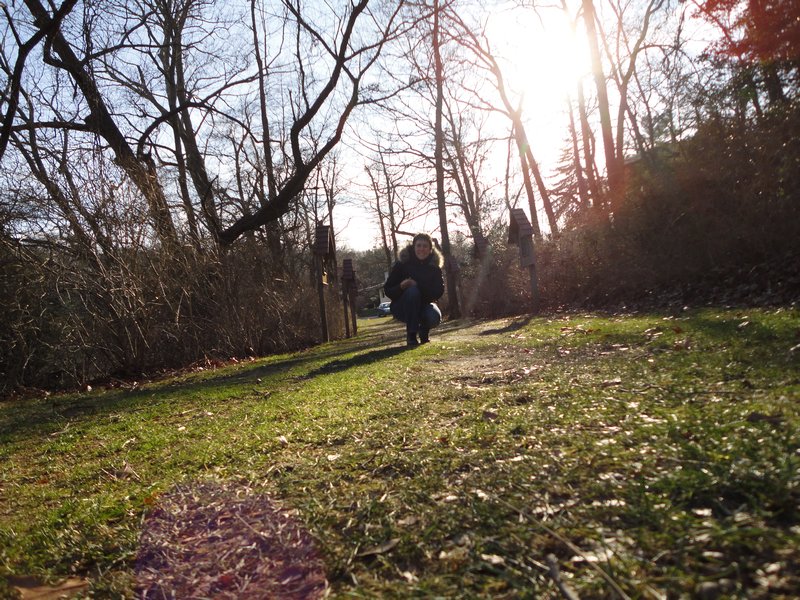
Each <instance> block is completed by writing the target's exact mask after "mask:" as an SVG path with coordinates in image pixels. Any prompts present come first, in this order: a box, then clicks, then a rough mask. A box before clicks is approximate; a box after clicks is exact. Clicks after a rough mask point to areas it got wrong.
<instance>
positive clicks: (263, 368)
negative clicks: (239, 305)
mask: <svg viewBox="0 0 800 600" xmlns="http://www.w3.org/2000/svg"><path fill="white" fill-rule="evenodd" d="M402 335H403V331H402V330H401V329H399V328H398V329H396V330H394V329H390V330H388V331H386V330H380V331H368V332H366V333H365V334H362V335H360V336H357V337H354V338H351V339H349V340H342V341H340V342H338V343H336V344H332V345H330V346H328V347H327V348H324V349H323V348H319V347H316V348H310V349H308V350H304V351H301V352H297V353H294V354H292V355H289V356H287V357H286V358H283V359H279V360H273V361H270V362H268V363H267V364H257V365H252V366H248V365H244V366H240V367H239V368H238V369H237V370H236V371H235V372H233V373H231V372H230V369H225V372H223V373H219V374H209V373H208V372H204V373H198V374H194V373H193V374H191V375H188V376H187V377H186V379H185V380H183V381H178V380H175V381H171V382H170V381H165V382H162V383H160V384H159V383H156V384H152V385H150V384H148V385H145V386H143V387H141V388H138V389H134V390H113V391H106V392H105V393H103V394H102V395H99V394H91V395H85V396H73V397H69V396H52V397H49V398H41V399H35V400H25V401H19V402H13V403H8V404H0V443H4V442H10V441H14V440H19V439H25V438H27V437H29V436H32V435H49V434H52V433H53V432H55V431H59V430H62V429H64V428H65V427H66V426H73V425H75V424H79V423H80V422H81V421H84V420H87V419H94V418H98V417H104V416H107V415H110V414H115V413H134V412H138V411H143V412H144V411H146V410H147V409H154V408H156V407H157V406H159V405H164V406H165V408H164V410H166V411H167V412H170V413H172V412H175V411H181V410H184V409H185V408H187V406H188V407H191V406H192V405H195V404H197V403H198V402H200V403H203V402H214V401H219V402H233V401H237V400H238V399H239V398H242V397H244V396H251V397H257V396H258V394H263V393H264V392H269V391H272V390H273V389H275V388H277V387H278V386H279V385H280V384H281V382H284V381H286V380H288V379H290V378H291V379H295V381H296V380H297V379H299V378H307V377H309V376H312V375H311V373H316V372H328V373H329V372H332V369H331V368H327V367H328V365H332V364H335V363H337V362H338V363H341V364H349V366H355V365H356V364H358V363H359V361H361V362H362V364H366V363H368V362H372V361H373V360H379V359H380V358H381V357H388V356H391V355H393V354H395V353H397V352H400V351H402V350H403V348H402V347H400V346H397V347H395V348H386V347H385V346H386V344H391V343H396V342H397V341H399V340H400V339H401V337H402ZM376 346H380V349H378V350H374V351H372V352H368V353H367V355H366V356H371V355H373V354H375V357H374V358H371V359H370V358H367V359H364V358H360V359H359V356H361V357H363V356H365V355H363V354H362V355H359V356H356V357H353V358H351V359H346V360H340V361H337V360H336V358H337V357H340V356H343V355H346V354H350V353H353V352H357V351H359V350H362V349H366V348H374V347H376ZM331 359H333V360H332V361H331ZM325 360H327V361H329V362H327V363H326V364H325V365H323V366H322V367H318V368H317V369H315V370H314V371H312V372H311V373H307V374H306V373H303V367H304V366H305V365H309V364H314V363H319V362H320V361H325ZM225 392H229V393H230V395H229V397H227V398H225V399H223V400H219V397H220V395H221V394H224V393H225ZM204 398H207V399H208V400H204ZM212 398H216V399H217V400H214V399H212ZM143 418H147V416H146V415H145V416H143Z"/></svg>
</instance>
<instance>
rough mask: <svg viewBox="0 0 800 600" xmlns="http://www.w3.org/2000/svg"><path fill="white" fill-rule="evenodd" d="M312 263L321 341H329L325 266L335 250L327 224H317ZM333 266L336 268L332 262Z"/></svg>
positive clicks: (334, 255)
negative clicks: (317, 300)
mask: <svg viewBox="0 0 800 600" xmlns="http://www.w3.org/2000/svg"><path fill="white" fill-rule="evenodd" d="M313 252H314V265H315V270H316V279H317V296H318V297H319V318H320V323H321V325H322V341H323V342H328V341H330V339H331V337H330V332H329V331H328V314H327V312H326V311H325V286H326V285H327V283H328V281H327V279H328V277H327V274H326V270H325V267H326V265H328V263H329V262H330V260H331V259H332V260H334V261H335V260H336V258H335V257H336V250H335V246H334V243H333V233H332V231H331V228H330V226H328V225H317V228H316V231H315V237H314V248H313ZM333 268H334V269H335V268H336V263H335V262H334V265H333Z"/></svg>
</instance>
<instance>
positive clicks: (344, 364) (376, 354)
mask: <svg viewBox="0 0 800 600" xmlns="http://www.w3.org/2000/svg"><path fill="white" fill-rule="evenodd" d="M406 350H407V348H406V347H403V346H395V347H393V348H380V349H378V350H372V351H371V352H365V353H364V354H356V355H355V356H351V357H350V358H346V359H344V360H332V361H330V362H327V363H325V364H324V365H322V366H320V367H317V368H316V369H313V370H311V371H309V372H308V373H306V374H305V375H303V376H302V377H301V378H300V379H312V378H314V377H317V376H318V375H327V374H330V373H339V372H340V371H344V370H345V369H350V368H352V367H360V366H363V365H368V364H370V363H374V362H377V361H379V360H384V359H387V358H391V357H392V356H396V355H398V354H400V353H402V352H405V351H406Z"/></svg>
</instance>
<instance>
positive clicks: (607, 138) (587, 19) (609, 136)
mask: <svg viewBox="0 0 800 600" xmlns="http://www.w3.org/2000/svg"><path fill="white" fill-rule="evenodd" d="M583 20H584V23H585V24H586V37H587V39H588V41H589V52H590V55H591V60H592V75H593V76H594V82H595V86H596V87H597V100H598V103H599V110H600V128H601V130H602V134H603V150H604V153H605V159H606V171H607V173H608V187H609V194H610V196H611V205H612V207H613V206H614V205H615V204H616V203H617V202H618V200H619V198H620V195H621V193H622V171H621V169H620V162H619V161H618V159H617V156H616V152H615V151H614V134H613V132H612V129H611V111H610V109H609V104H608V89H607V88H606V78H605V75H604V73H603V65H602V63H601V62H600V45H599V43H598V40H597V28H596V25H595V12H594V4H593V2H592V0H583Z"/></svg>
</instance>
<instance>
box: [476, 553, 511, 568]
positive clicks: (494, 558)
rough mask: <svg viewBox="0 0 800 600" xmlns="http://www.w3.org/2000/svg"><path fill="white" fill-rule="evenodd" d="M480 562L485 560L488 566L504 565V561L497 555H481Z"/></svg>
mask: <svg viewBox="0 0 800 600" xmlns="http://www.w3.org/2000/svg"><path fill="white" fill-rule="evenodd" d="M481 560H485V561H486V562H488V563H489V564H490V565H494V566H499V565H504V564H506V560H505V559H504V558H503V557H502V556H498V555H497V554H481Z"/></svg>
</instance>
